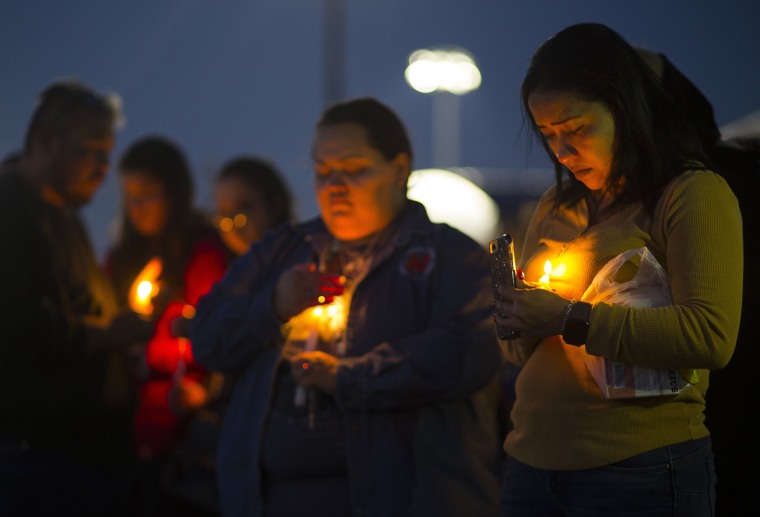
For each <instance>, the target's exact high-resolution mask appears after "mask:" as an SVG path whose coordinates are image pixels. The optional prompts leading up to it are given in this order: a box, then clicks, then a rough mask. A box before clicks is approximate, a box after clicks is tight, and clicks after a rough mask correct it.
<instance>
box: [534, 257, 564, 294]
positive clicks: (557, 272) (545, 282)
mask: <svg viewBox="0 0 760 517" xmlns="http://www.w3.org/2000/svg"><path fill="white" fill-rule="evenodd" d="M566 272H567V266H566V265H565V263H564V262H562V263H561V264H559V265H557V266H556V267H555V266H552V262H551V260H547V261H546V262H544V274H543V276H542V277H541V278H540V279H539V280H538V283H539V284H541V286H542V287H546V288H548V287H549V284H550V283H551V279H552V278H558V277H561V276H564V275H565V273H566Z"/></svg>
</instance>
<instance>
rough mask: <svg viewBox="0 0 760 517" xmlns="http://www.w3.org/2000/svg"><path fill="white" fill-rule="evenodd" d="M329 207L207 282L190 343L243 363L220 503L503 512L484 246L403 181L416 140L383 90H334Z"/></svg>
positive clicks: (325, 157) (253, 510)
mask: <svg viewBox="0 0 760 517" xmlns="http://www.w3.org/2000/svg"><path fill="white" fill-rule="evenodd" d="M313 160H314V171H315V176H314V187H315V193H316V197H317V201H318V204H319V207H320V212H321V217H318V218H315V219H313V220H311V221H308V222H305V223H303V224H300V225H296V226H290V225H287V226H283V227H280V228H278V229H277V230H275V231H273V232H270V233H269V234H267V235H266V236H265V237H264V238H263V239H262V240H261V241H259V242H258V243H257V244H255V245H254V246H253V247H252V248H251V249H250V250H249V251H248V252H247V253H246V254H245V255H243V256H242V257H241V258H240V259H238V260H237V261H236V262H234V263H233V264H232V266H231V268H230V270H229V271H228V273H227V274H226V276H225V277H224V278H223V279H222V280H221V281H220V282H219V283H218V284H217V285H216V286H215V287H214V288H213V289H212V291H211V292H210V293H209V294H208V295H207V296H206V297H204V298H203V299H202V300H201V301H200V303H199V305H198V308H197V314H196V317H195V319H194V320H193V321H192V323H191V339H192V342H193V351H194V353H195V354H196V359H197V360H198V361H199V362H201V363H202V364H204V365H206V366H207V367H208V368H212V369H214V370H220V371H223V372H228V373H231V374H234V375H235V376H236V382H235V386H234V391H233V394H232V399H231V402H230V405H229V407H228V408H227V410H226V413H225V421H224V424H223V430H222V437H221V442H220V445H219V458H218V463H219V465H218V476H219V478H218V484H219V488H220V493H221V504H222V510H223V513H224V514H225V515H241V516H242V515H246V516H267V515H311V516H321V515H324V516H331V517H334V516H341V515H368V516H393V515H436V516H446V515H451V516H457V515H464V514H466V515H472V516H477V515H483V516H485V515H495V513H496V512H497V509H498V495H499V472H498V471H499V466H500V462H501V456H502V453H501V449H500V440H501V438H502V432H501V427H500V425H499V414H498V412H499V406H498V403H499V400H498V397H499V390H498V383H497V382H496V374H497V372H498V370H499V367H500V365H501V355H500V351H499V347H498V342H497V340H496V338H495V335H494V331H493V324H492V322H491V301H492V297H491V289H490V276H489V261H488V253H487V251H486V250H485V249H483V248H482V247H481V246H480V245H479V244H477V243H476V242H475V241H473V240H472V239H470V238H469V237H467V236H465V235H464V234H462V233H461V232H459V231H457V230H455V229H453V228H451V227H449V226H447V225H444V224H433V223H431V221H430V220H429V219H428V217H427V214H426V212H425V209H424V207H423V206H422V205H420V204H419V203H417V202H415V201H411V200H409V199H408V198H407V197H406V184H407V180H408V177H409V174H410V171H411V161H412V151H411V146H410V144H409V139H408V137H407V134H406V130H405V129H404V126H403V124H402V122H401V121H400V120H399V119H398V117H397V116H396V115H395V113H393V112H392V111H391V110H390V109H389V108H387V107H386V106H384V105H382V104H380V103H379V102H377V101H375V100H373V99H354V100H350V101H346V102H343V103H339V104H336V105H334V106H332V107H330V108H328V109H327V110H326V111H325V113H324V114H323V115H322V118H321V119H320V121H319V123H318V124H317V129H316V136H315V140H314V146H313Z"/></svg>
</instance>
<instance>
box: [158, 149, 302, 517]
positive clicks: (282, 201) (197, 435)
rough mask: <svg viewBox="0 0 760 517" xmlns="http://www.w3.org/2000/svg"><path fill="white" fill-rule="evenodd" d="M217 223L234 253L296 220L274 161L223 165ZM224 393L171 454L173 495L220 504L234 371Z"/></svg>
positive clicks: (221, 380)
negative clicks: (222, 448)
mask: <svg viewBox="0 0 760 517" xmlns="http://www.w3.org/2000/svg"><path fill="white" fill-rule="evenodd" d="M214 204H215V207H214V212H215V215H214V225H215V226H216V227H217V229H218V231H219V235H220V236H221V238H222V240H223V241H224V243H225V245H226V246H227V247H228V248H229V250H230V252H231V253H232V254H234V256H238V255H241V254H243V253H244V252H245V251H247V250H248V248H249V247H250V245H251V244H253V243H254V242H256V241H257V240H259V239H260V238H261V237H262V236H263V235H264V234H265V233H266V232H268V231H269V230H271V229H272V228H275V227H277V226H279V225H281V224H284V223H289V222H291V220H292V217H293V216H292V198H291V194H290V191H289V189H288V187H287V185H286V183H285V181H284V180H283V178H282V175H281V173H280V172H279V171H278V170H277V168H276V167H275V166H274V164H272V163H271V162H269V161H267V160H264V159H262V158H259V157H256V156H239V157H236V158H234V159H232V160H230V161H228V162H227V163H226V164H224V165H223V167H222V169H221V170H220V171H219V173H218V174H217V176H216V184H215V189H214ZM215 375H216V378H215V382H216V383H217V385H219V386H221V389H220V390H219V395H218V396H216V397H213V398H212V399H211V401H210V402H209V403H208V404H206V405H205V406H204V407H202V408H200V409H198V410H197V411H196V412H195V413H194V414H193V416H192V418H191V419H190V421H189V422H188V424H187V427H186V428H185V430H184V432H183V434H182V436H181V437H180V438H179V440H178V442H177V445H176V446H175V447H174V449H173V451H172V454H171V458H170V459H169V462H168V465H167V469H166V472H165V476H166V478H167V480H168V481H169V482H170V487H171V489H172V492H173V493H174V495H175V496H176V497H177V498H178V499H181V500H184V501H187V502H189V503H192V504H194V505H195V506H196V507H203V508H218V505H219V498H218V493H217V488H216V486H217V485H216V451H217V445H218V441H219V434H220V430H221V422H222V418H223V416H224V408H225V406H226V404H227V402H228V400H229V393H230V391H231V389H232V386H233V385H234V383H235V375H225V376H222V375H221V374H218V373H216V374H215Z"/></svg>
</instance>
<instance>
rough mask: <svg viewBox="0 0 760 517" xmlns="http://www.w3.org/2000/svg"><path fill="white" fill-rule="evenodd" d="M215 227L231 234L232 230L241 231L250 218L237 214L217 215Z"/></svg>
mask: <svg viewBox="0 0 760 517" xmlns="http://www.w3.org/2000/svg"><path fill="white" fill-rule="evenodd" d="M213 222H214V226H215V227H216V228H217V229H219V230H221V231H223V232H230V231H232V230H235V229H237V230H240V229H242V228H244V227H245V225H246V224H248V217H246V215H245V214H235V215H233V216H231V217H230V216H226V215H216V216H214V221H213Z"/></svg>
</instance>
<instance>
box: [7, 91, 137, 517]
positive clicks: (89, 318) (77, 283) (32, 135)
mask: <svg viewBox="0 0 760 517" xmlns="http://www.w3.org/2000/svg"><path fill="white" fill-rule="evenodd" d="M119 118H120V107H119V99H118V97H116V96H115V95H104V94H100V93H98V92H96V91H94V90H93V89H92V88H90V87H89V86H88V85H86V84H84V83H81V82H78V81H60V82H56V83H53V84H51V85H50V86H49V87H47V88H46V89H45V90H44V91H43V92H42V93H41V96H40V102H39V104H38V106H37V107H36V109H35V112H34V114H33V117H32V120H31V123H30V125H29V127H28V129H27V133H26V137H25V142H24V147H23V151H22V152H21V155H20V156H19V157H17V158H16V159H11V160H10V162H9V163H8V164H7V165H6V166H4V169H5V168H6V167H7V169H8V170H4V172H3V173H2V175H0V239H2V242H3V251H2V253H0V328H1V329H2V344H1V345H0V393H2V396H0V513H3V514H4V515H77V516H82V515H118V514H119V509H120V508H122V507H123V506H124V502H125V500H124V498H125V497H126V491H125V489H126V477H125V475H124V467H125V465H126V462H127V461H128V456H129V450H130V443H129V441H128V437H129V433H128V431H129V429H128V428H125V427H124V426H123V425H121V424H123V423H124V422H125V414H126V413H125V411H126V410H127V409H128V407H127V406H126V402H127V400H128V393H127V386H126V385H125V383H124V381H125V379H126V377H125V375H126V372H125V371H124V370H123V363H122V361H121V359H122V357H121V350H122V348H123V347H126V346H127V345H129V344H131V343H133V342H135V341H139V340H140V339H144V338H145V336H146V335H147V333H148V332H149V330H150V324H149V323H147V322H144V321H143V320H141V319H140V318H139V317H138V316H137V315H136V314H134V313H131V312H125V313H123V314H119V313H118V310H117V304H116V301H115V299H114V296H113V293H112V291H111V289H110V285H109V283H108V281H107V280H106V279H105V278H104V277H103V275H102V273H101V272H100V269H99V267H98V263H97V260H96V258H95V256H94V254H93V251H92V248H91V245H90V242H89V239H88V236H87V234H86V231H85V228H84V226H83V225H82V223H81V221H80V218H79V215H78V209H79V208H80V207H81V206H83V205H85V204H87V203H88V202H89V201H90V199H91V198H92V197H93V195H94V194H95V191H96V190H97V189H98V187H99V186H100V185H101V183H102V181H103V179H104V177H105V175H106V172H107V170H108V167H109V155H110V153H111V150H112V148H113V145H114V134H115V128H116V126H117V123H118V122H119ZM120 425H121V427H120Z"/></svg>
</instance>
